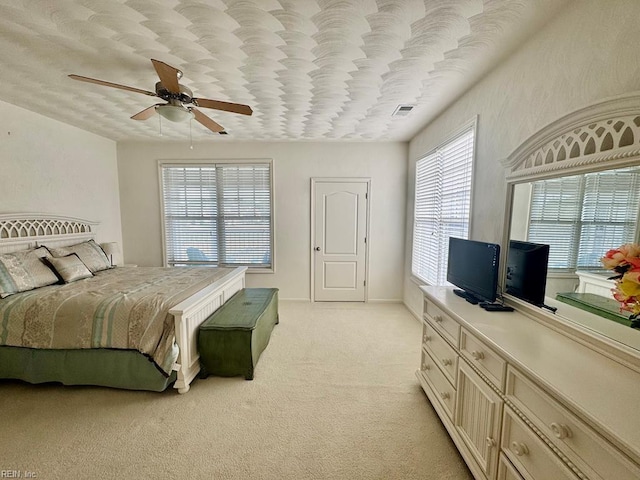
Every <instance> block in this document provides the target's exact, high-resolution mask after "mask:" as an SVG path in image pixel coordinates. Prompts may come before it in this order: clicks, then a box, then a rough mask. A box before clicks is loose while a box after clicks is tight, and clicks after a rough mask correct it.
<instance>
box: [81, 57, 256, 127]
mask: <svg viewBox="0 0 640 480" xmlns="http://www.w3.org/2000/svg"><path fill="white" fill-rule="evenodd" d="M151 62H152V63H153V68H155V70H156V73H157V74H158V77H159V78H160V81H159V82H157V83H156V87H155V90H156V91H155V93H154V92H150V91H148V90H141V89H139V88H134V87H128V86H126V85H120V84H117V83H111V82H105V81H104V80H97V79H95V78H89V77H83V76H81V75H73V74H72V75H69V77H70V78H72V79H74V80H80V81H81V82H88V83H95V84H98V85H104V86H107V87H112V88H119V89H121V90H127V91H129V92H136V93H142V94H144V95H149V96H150V97H160V98H161V99H162V100H164V101H165V102H167V103H156V104H155V105H152V106H150V107H148V108H145V109H144V110H142V111H141V112H138V113H136V114H135V115H134V116H132V117H131V118H132V119H133V120H146V119H148V118H150V117H151V116H152V115H153V114H154V113H156V112H158V114H160V115H161V116H163V117H164V118H166V119H167V120H170V121H172V122H180V121H184V120H187V119H191V118H195V119H196V121H197V122H199V123H201V124H202V125H204V126H205V127H207V128H208V129H209V130H211V131H212V132H214V133H219V134H226V133H227V132H225V130H224V127H222V125H220V124H219V123H216V122H214V121H213V120H212V119H210V118H209V117H208V116H206V115H205V114H204V113H202V112H201V111H200V110H197V109H196V108H195V107H202V108H212V109H215V110H224V111H225V112H232V113H240V114H242V115H251V114H252V113H253V110H251V107H249V106H248V105H242V104H240V103H230V102H222V101H220V100H209V99H206V98H195V97H194V96H193V93H192V92H191V90H190V89H188V88H187V87H185V86H184V85H181V84H180V83H178V80H180V79H181V78H182V72H181V71H180V70H178V69H177V68H175V67H172V66H171V65H167V64H166V63H164V62H161V61H159V60H154V59H151Z"/></svg>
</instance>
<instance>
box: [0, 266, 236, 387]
mask: <svg viewBox="0 0 640 480" xmlns="http://www.w3.org/2000/svg"><path fill="white" fill-rule="evenodd" d="M231 271H232V269H231V268H195V267H175V268H162V267H141V268H115V269H112V270H105V271H102V272H98V273H96V274H95V276H94V277H91V278H87V279H84V280H79V281H77V282H74V283H69V284H66V285H51V286H48V287H42V288H38V289H36V290H31V291H28V292H22V293H18V294H15V295H11V296H9V297H7V298H5V299H2V300H0V346H14V347H28V348H38V349H67V350H70V349H91V348H113V349H126V350H137V351H139V352H141V353H143V354H145V355H146V356H148V357H149V358H151V359H152V360H153V361H154V362H155V364H156V365H157V366H158V367H159V368H160V369H161V370H162V371H163V372H164V373H165V374H166V375H169V374H170V373H171V367H172V365H173V363H174V362H175V360H176V358H177V355H178V351H177V346H176V344H175V331H174V322H173V317H172V316H171V315H169V314H168V311H169V309H170V308H171V307H172V306H174V305H176V304H178V303H179V302H181V301H183V300H184V299H186V298H188V297H189V296H191V295H192V294H194V293H195V292H197V291H198V290H200V289H202V288H204V287H205V286H207V285H210V284H211V283H214V282H215V281H217V280H219V279H220V278H222V277H223V276H224V275H226V274H228V273H229V272H231Z"/></svg>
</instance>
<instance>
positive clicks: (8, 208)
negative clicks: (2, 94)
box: [0, 102, 122, 242]
mask: <svg viewBox="0 0 640 480" xmlns="http://www.w3.org/2000/svg"><path fill="white" fill-rule="evenodd" d="M32 212H43V213H50V214H57V215H65V216H71V217H79V218H82V219H85V220H93V221H99V222H100V226H99V227H98V230H97V239H98V241H116V242H121V241H122V231H121V225H120V197H119V195H118V172H117V160H116V143H115V142H114V141H112V140H107V139H105V138H103V137H99V136H97V135H94V134H92V133H88V132H85V131H83V130H80V129H78V128H76V127H72V126H69V125H66V124H64V123H61V122H58V121H55V120H51V119H49V118H47V117H44V116H42V115H38V114H36V113H33V112H30V111H28V110H24V109H22V108H19V107H16V106H15V105H11V104H8V103H4V102H0V213H32Z"/></svg>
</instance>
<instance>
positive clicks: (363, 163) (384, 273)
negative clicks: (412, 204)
mask: <svg viewBox="0 0 640 480" xmlns="http://www.w3.org/2000/svg"><path fill="white" fill-rule="evenodd" d="M191 158H204V159H230V158H272V159H273V161H274V186H275V187H274V189H275V239H276V252H275V258H276V272H275V273H274V274H250V275H248V277H247V284H248V286H251V287H257V286H273V287H278V288H280V298H283V299H285V298H286V299H305V300H308V299H310V285H311V280H310V276H311V264H310V242H311V213H310V212H311V197H310V188H311V178H312V177H370V178H371V182H372V187H371V190H372V192H371V193H372V195H371V203H370V210H371V225H370V238H369V247H370V250H369V261H370V264H369V267H370V270H369V299H370V300H371V301H375V300H396V301H401V300H402V283H403V273H404V272H403V259H404V243H405V241H404V234H405V231H404V229H405V223H406V221H405V207H406V185H407V162H406V159H407V144H406V143H360V142H358V143H355V142H354V143H344V142H343V143H331V142H328V143H275V142H274V143H260V142H246V143H232V142H226V141H218V142H216V141H215V139H214V140H212V141H211V142H209V143H201V144H196V145H195V146H194V150H189V148H188V144H186V143H164V142H161V141H158V142H130V143H127V142H123V143H119V144H118V171H119V176H120V202H121V205H122V230H123V241H124V252H125V261H126V262H129V263H137V264H138V265H146V266H153V265H162V234H161V219H160V196H159V184H158V160H160V159H191Z"/></svg>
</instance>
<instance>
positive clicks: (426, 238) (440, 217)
mask: <svg viewBox="0 0 640 480" xmlns="http://www.w3.org/2000/svg"><path fill="white" fill-rule="evenodd" d="M473 148H474V127H473V126H472V127H470V128H469V129H466V130H465V131H464V132H462V133H461V134H460V135H458V136H457V137H455V138H454V139H453V140H451V141H449V142H447V143H446V144H444V145H442V146H440V147H439V148H437V149H436V150H435V151H434V152H433V153H431V154H429V155H427V156H426V157H424V158H422V159H420V160H419V161H418V162H417V163H416V193H415V212H414V227H413V252H412V274H413V275H414V276H415V277H417V278H419V279H420V280H422V281H424V282H426V283H429V284H432V285H444V284H445V283H446V275H447V255H448V253H449V237H458V238H468V235H469V216H470V210H471V176H472V167H473Z"/></svg>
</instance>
